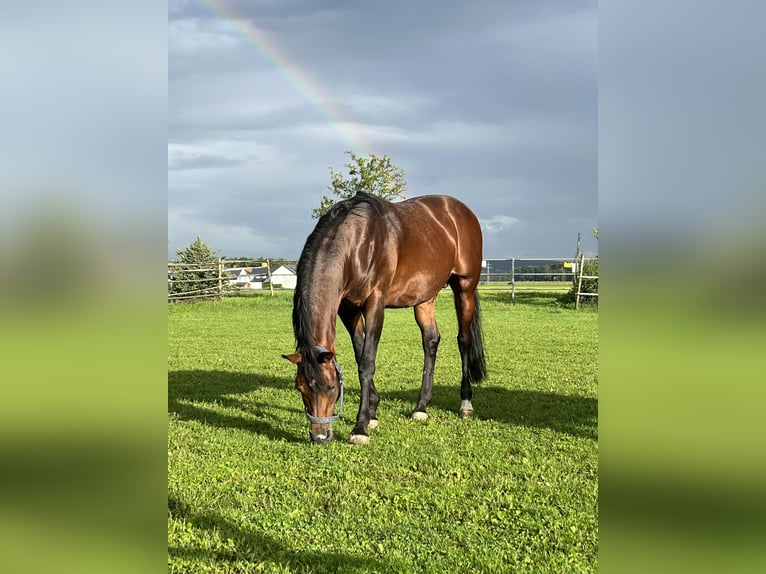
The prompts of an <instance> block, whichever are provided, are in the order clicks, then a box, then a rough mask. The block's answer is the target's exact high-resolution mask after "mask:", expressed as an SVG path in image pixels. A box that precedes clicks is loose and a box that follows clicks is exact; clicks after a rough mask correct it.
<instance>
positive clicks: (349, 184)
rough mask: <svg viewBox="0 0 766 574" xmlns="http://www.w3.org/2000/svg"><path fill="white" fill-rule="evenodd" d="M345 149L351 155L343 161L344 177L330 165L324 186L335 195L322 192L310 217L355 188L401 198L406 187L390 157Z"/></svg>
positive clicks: (315, 215) (326, 210) (315, 217)
mask: <svg viewBox="0 0 766 574" xmlns="http://www.w3.org/2000/svg"><path fill="white" fill-rule="evenodd" d="M346 153H347V154H348V155H349V156H351V161H350V162H349V163H347V164H345V166H346V167H347V168H348V174H349V177H348V179H346V178H344V176H343V174H342V173H341V172H337V171H335V170H333V168H332V166H330V184H329V185H328V186H327V189H328V190H329V191H331V192H332V194H333V195H335V196H336V198H337V199H333V198H332V197H329V196H327V195H323V196H322V200H321V202H320V204H319V207H318V208H317V209H315V210H313V211H312V212H311V217H313V218H314V219H319V218H320V217H322V216H323V215H324V214H325V213H327V212H328V211H330V208H331V207H332V206H333V205H335V204H336V203H337V202H338V201H342V200H344V199H349V198H351V197H353V196H354V195H356V194H357V192H359V191H363V192H365V193H369V194H371V195H375V196H377V197H380V198H382V199H385V200H388V201H393V200H395V199H404V192H405V191H406V190H407V182H406V181H405V180H404V171H402V170H401V169H399V168H398V167H397V166H396V164H394V163H393V162H392V161H391V158H389V157H388V156H387V155H384V156H383V157H378V156H376V155H375V154H371V155H370V156H369V157H362V156H358V155H356V154H355V153H354V152H352V151H347V152H346Z"/></svg>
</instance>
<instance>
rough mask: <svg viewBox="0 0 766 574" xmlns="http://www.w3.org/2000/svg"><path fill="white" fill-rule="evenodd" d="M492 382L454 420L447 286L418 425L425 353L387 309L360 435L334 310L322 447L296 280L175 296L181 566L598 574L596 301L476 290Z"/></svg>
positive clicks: (402, 314)
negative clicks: (299, 383) (292, 357)
mask: <svg viewBox="0 0 766 574" xmlns="http://www.w3.org/2000/svg"><path fill="white" fill-rule="evenodd" d="M481 298H482V299H481V304H482V313H483V324H484V333H485V343H486V347H487V364H488V370H489V378H488V380H487V381H484V382H482V383H480V384H477V385H475V386H474V396H473V405H474V408H475V410H476V414H475V418H474V419H472V420H461V419H460V418H459V417H458V415H457V410H458V407H459V405H460V397H459V388H460V384H459V383H460V356H459V353H458V349H457V342H456V337H457V325H456V321H455V310H454V308H453V306H452V297H451V293H450V292H449V291H443V292H442V293H441V294H440V295H439V298H438V300H437V320H438V323H439V328H440V331H441V335H442V340H441V345H440V347H439V352H438V358H437V362H436V372H435V377H434V397H433V401H432V403H431V406H430V408H429V414H430V419H429V420H428V421H427V422H425V423H421V422H416V421H413V420H410V418H409V415H410V413H411V411H412V409H413V407H414V406H415V403H416V402H417V397H418V392H419V390H420V379H421V370H422V361H423V352H422V349H421V343H420V331H419V329H418V327H417V325H416V324H415V321H414V319H413V312H412V310H411V309H402V310H388V311H387V312H386V322H385V326H384V330H383V335H382V338H381V343H380V348H379V353H378V369H377V373H376V377H375V382H376V386H377V388H378V390H379V392H380V394H381V402H380V407H379V409H378V418H379V421H380V426H379V427H378V428H377V429H375V430H372V431H370V436H371V441H370V444H369V445H366V446H353V445H349V444H347V443H346V440H347V439H348V436H349V433H350V432H351V429H352V428H353V426H354V421H355V417H356V409H357V407H358V401H359V384H358V380H357V375H356V368H355V363H354V360H353V350H352V348H351V342H350V340H349V337H348V335H347V333H346V332H345V330H343V328H342V326H341V325H340V322H338V327H339V329H338V341H337V343H338V349H337V351H338V360H339V361H340V364H341V366H342V367H343V369H344V374H345V376H346V403H345V408H344V411H343V413H342V415H341V419H340V420H339V421H337V422H336V423H335V425H334V429H335V435H336V440H335V442H333V443H332V444H330V445H329V446H326V447H322V446H316V445H312V444H310V442H309V438H308V432H307V431H308V425H307V421H306V417H305V415H304V413H303V405H302V402H301V399H300V394H299V393H298V392H297V391H296V390H294V388H293V382H294V376H295V368H294V367H293V365H291V364H289V363H288V362H287V361H285V360H284V359H282V358H281V356H280V355H281V354H282V353H286V352H291V351H292V350H293V349H294V340H293V334H292V329H291V320H290V316H291V311H292V293H291V292H287V291H285V292H277V293H276V296H275V297H270V296H269V294H268V293H258V294H256V295H254V296H249V297H234V298H228V299H224V300H223V301H220V302H218V301H206V302H200V303H191V304H182V305H171V306H169V307H168V345H169V348H168V411H169V423H168V564H169V571H170V572H269V573H277V572H279V573H283V572H306V573H308V572H315V573H320V572H328V573H329V572H354V573H356V572H434V573H443V572H595V571H597V569H598V558H597V549H598V526H597V525H598V502H597V499H598V478H597V461H598V442H597V440H598V424H597V410H598V409H597V381H598V361H597V349H598V313H597V311H596V310H594V309H592V308H586V309H581V310H579V311H574V310H573V309H570V308H565V307H563V306H562V305H559V304H558V303H557V301H556V299H555V294H551V293H544V294H541V295H534V294H528V293H525V294H524V295H523V296H522V297H519V293H518V292H517V298H516V301H517V304H515V305H512V304H511V295H510V292H509V291H496V290H487V291H481Z"/></svg>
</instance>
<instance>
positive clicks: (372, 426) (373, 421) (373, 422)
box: [367, 419, 378, 430]
mask: <svg viewBox="0 0 766 574" xmlns="http://www.w3.org/2000/svg"><path fill="white" fill-rule="evenodd" d="M367 428H368V429H373V430H374V429H376V428H378V419H371V420H370V423H369V424H368V425H367Z"/></svg>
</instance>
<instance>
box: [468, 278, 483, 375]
mask: <svg viewBox="0 0 766 574" xmlns="http://www.w3.org/2000/svg"><path fill="white" fill-rule="evenodd" d="M473 302H474V311H473V319H471V327H470V331H471V344H470V345H469V346H468V378H469V380H470V381H471V382H472V383H478V382H479V381H482V380H484V379H485V378H486V377H487V362H486V359H485V358H484V333H483V331H482V328H481V309H480V308H479V292H478V291H474V294H473Z"/></svg>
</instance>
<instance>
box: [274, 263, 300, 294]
mask: <svg viewBox="0 0 766 574" xmlns="http://www.w3.org/2000/svg"><path fill="white" fill-rule="evenodd" d="M297 280H298V275H297V272H296V270H295V267H294V266H292V265H282V266H280V267H279V268H277V269H275V270H274V271H272V272H271V282H272V283H273V284H274V285H279V286H280V287H282V289H295V285H296V282H297Z"/></svg>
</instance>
